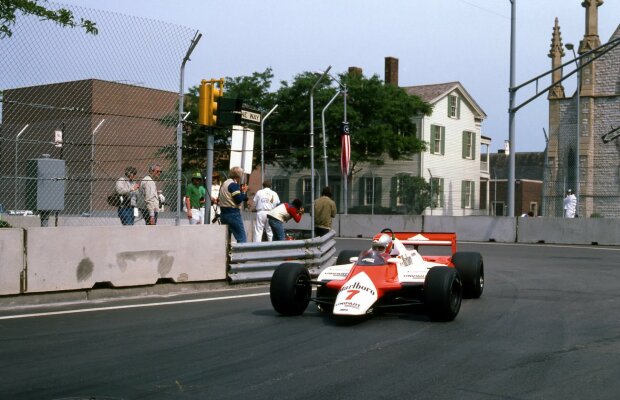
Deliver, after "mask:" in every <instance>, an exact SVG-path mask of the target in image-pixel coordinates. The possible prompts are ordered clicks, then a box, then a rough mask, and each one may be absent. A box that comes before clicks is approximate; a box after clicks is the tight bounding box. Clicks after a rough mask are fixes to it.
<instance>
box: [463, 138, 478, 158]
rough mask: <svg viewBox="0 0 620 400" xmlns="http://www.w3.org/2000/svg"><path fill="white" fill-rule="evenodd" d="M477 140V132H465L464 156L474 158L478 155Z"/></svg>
mask: <svg viewBox="0 0 620 400" xmlns="http://www.w3.org/2000/svg"><path fill="white" fill-rule="evenodd" d="M475 141H476V134H475V133H474V132H468V131H464V132H463V158H467V159H469V160H473V159H474V158H475V157H476V153H475V148H476V147H475V144H476V143H475Z"/></svg>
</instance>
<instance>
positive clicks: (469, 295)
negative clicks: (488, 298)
mask: <svg viewBox="0 0 620 400" xmlns="http://www.w3.org/2000/svg"><path fill="white" fill-rule="evenodd" d="M452 264H454V267H455V268H456V270H457V271H459V275H461V280H462V281H463V297H464V298H466V299H477V298H479V297H480V296H482V291H483V290H484V262H483V261H482V254H480V253H476V252H456V253H454V255H453V256H452Z"/></svg>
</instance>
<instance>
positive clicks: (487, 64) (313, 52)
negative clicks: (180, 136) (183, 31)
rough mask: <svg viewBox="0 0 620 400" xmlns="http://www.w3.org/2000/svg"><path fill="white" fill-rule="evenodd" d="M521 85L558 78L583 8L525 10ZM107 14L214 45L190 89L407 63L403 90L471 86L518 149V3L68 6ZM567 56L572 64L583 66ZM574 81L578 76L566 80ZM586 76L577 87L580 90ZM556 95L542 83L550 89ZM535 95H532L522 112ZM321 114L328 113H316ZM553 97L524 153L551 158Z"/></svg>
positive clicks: (619, 13)
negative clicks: (511, 125) (207, 82)
mask: <svg viewBox="0 0 620 400" xmlns="http://www.w3.org/2000/svg"><path fill="white" fill-rule="evenodd" d="M514 1H515V2H516V3H515V4H516V70H515V75H516V84H519V83H522V82H525V81H527V80H529V79H531V78H533V77H535V76H537V75H539V74H541V73H544V72H546V71H548V70H549V69H551V59H550V58H549V57H548V56H547V55H548V53H549V48H550V44H551V35H552V31H553V26H554V21H555V18H556V17H557V18H558V19H559V24H560V29H561V33H562V39H563V42H564V43H575V44H576V45H577V44H578V43H579V40H581V39H582V38H583V35H584V29H585V9H584V8H583V7H582V6H581V3H582V0H514ZM63 3H65V4H74V5H77V6H81V7H87V8H92V9H99V10H109V11H114V12H118V13H122V14H126V15H133V16H140V17H144V18H149V19H155V20H159V21H163V22H168V23H172V24H178V25H183V26H186V27H189V28H192V29H195V30H197V31H199V32H200V33H202V35H203V36H202V38H201V40H200V42H199V43H198V46H197V47H196V48H195V50H194V52H193V53H192V56H191V61H190V62H189V63H188V64H187V67H186V77H185V82H186V86H194V85H196V84H198V83H199V82H200V80H201V79H211V78H220V77H226V76H242V75H251V74H252V73H253V72H256V71H259V72H262V71H264V70H265V69H266V68H268V67H270V68H272V69H273V73H274V75H275V78H274V87H273V90H276V89H277V87H278V82H279V81H281V80H287V81H290V80H292V79H293V77H294V76H295V75H296V74H298V73H301V72H303V71H319V70H324V69H326V68H327V67H328V66H330V65H331V66H332V70H331V72H332V73H340V72H345V71H346V70H347V69H348V67H350V66H356V67H360V68H362V70H363V72H364V74H365V75H366V76H370V75H373V74H377V75H379V76H380V77H381V78H384V62H385V61H384V59H385V57H387V56H391V57H396V58H398V59H399V85H400V86H413V85H427V84H435V83H445V82H452V81H460V82H461V83H462V84H463V85H464V87H465V89H466V90H467V91H468V92H469V93H470V95H471V96H472V97H473V98H474V100H475V101H476V102H477V103H478V105H480V107H481V108H482V109H483V110H484V112H485V113H486V114H487V119H486V120H485V121H484V122H483V124H482V134H483V135H484V136H488V137H490V138H492V141H493V142H492V146H491V150H492V151H493V152H495V151H496V150H497V149H500V148H503V146H504V141H505V140H507V139H508V102H509V98H508V86H509V71H510V22H511V21H510V20H511V3H510V1H509V0H288V1H285V0H280V1H278V0H261V1H255V0H220V1H214V0H177V1H169V0H168V1H165V0H131V1H127V0H105V1H101V0H64V1H63ZM619 24H620V0H605V2H604V4H603V5H602V6H601V7H600V8H599V36H600V39H601V42H602V43H606V42H607V41H608V40H609V38H610V37H611V35H612V34H613V32H614V31H615V30H616V29H617V28H618V25H619ZM570 54H572V53H571V52H570V51H568V50H567V51H566V57H565V61H569V60H570V59H572V55H571V56H570V57H569V55H570ZM570 71H571V69H566V70H565V73H568V72H570ZM575 83H576V82H575V79H574V76H573V77H571V78H569V79H568V80H567V81H566V82H565V85H564V86H565V89H566V93H567V95H572V93H573V92H574V90H575ZM549 84H550V81H549V80H548V79H545V80H541V82H540V84H539V88H541V89H542V88H545V87H547V86H548V85H549ZM533 94H535V88H532V89H531V90H527V91H526V90H525V89H524V90H521V91H519V93H518V96H517V105H518V104H519V103H520V102H521V101H524V100H526V99H528V98H529V97H530V96H531V95H533ZM315 107H318V106H315ZM547 110H548V103H547V101H546V95H543V96H541V97H540V98H539V99H537V100H536V101H534V102H532V103H530V104H529V105H527V106H525V107H524V108H523V109H521V110H520V111H519V112H518V113H517V114H516V133H515V148H516V151H517V152H525V151H543V150H544V147H545V138H544V134H543V128H544V129H547V126H548V113H547Z"/></svg>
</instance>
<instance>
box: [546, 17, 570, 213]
mask: <svg viewBox="0 0 620 400" xmlns="http://www.w3.org/2000/svg"><path fill="white" fill-rule="evenodd" d="M548 56H549V58H551V68H552V69H556V68H557V69H556V70H555V71H553V73H552V74H551V83H552V85H553V86H552V87H551V89H550V90H549V94H548V96H547V98H548V99H549V142H548V143H547V167H546V168H545V169H544V178H543V179H544V181H545V182H555V181H557V179H558V177H560V175H561V173H560V171H558V165H559V163H558V161H560V157H559V155H560V154H559V153H560V141H561V138H560V116H561V113H560V110H561V105H562V101H561V100H563V99H565V98H566V96H565V94H564V86H563V85H562V82H560V81H561V80H562V76H563V71H562V68H560V67H561V66H562V57H564V45H563V44H562V34H561V32H560V25H559V22H558V19H557V17H556V19H555V26H554V27H553V34H552V35H551V48H550V49H549V54H548ZM555 186H556V185H553V184H551V185H547V186H546V187H547V193H545V196H546V197H548V198H549V199H551V198H561V197H562V196H561V191H562V189H561V188H560V189H556V188H555ZM556 192H557V193H556ZM543 208H544V209H543V213H544V215H555V214H556V213H557V209H558V208H560V209H561V205H559V204H557V201H555V202H553V203H550V202H549V201H545V202H544V203H543Z"/></svg>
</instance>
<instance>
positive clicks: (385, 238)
mask: <svg viewBox="0 0 620 400" xmlns="http://www.w3.org/2000/svg"><path fill="white" fill-rule="evenodd" d="M392 246H393V244H392V237H391V236H390V235H388V234H387V233H381V234H379V235H377V236H375V237H374V238H373V240H372V249H373V250H375V251H378V252H380V253H388V254H389V253H390V252H391V251H392Z"/></svg>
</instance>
